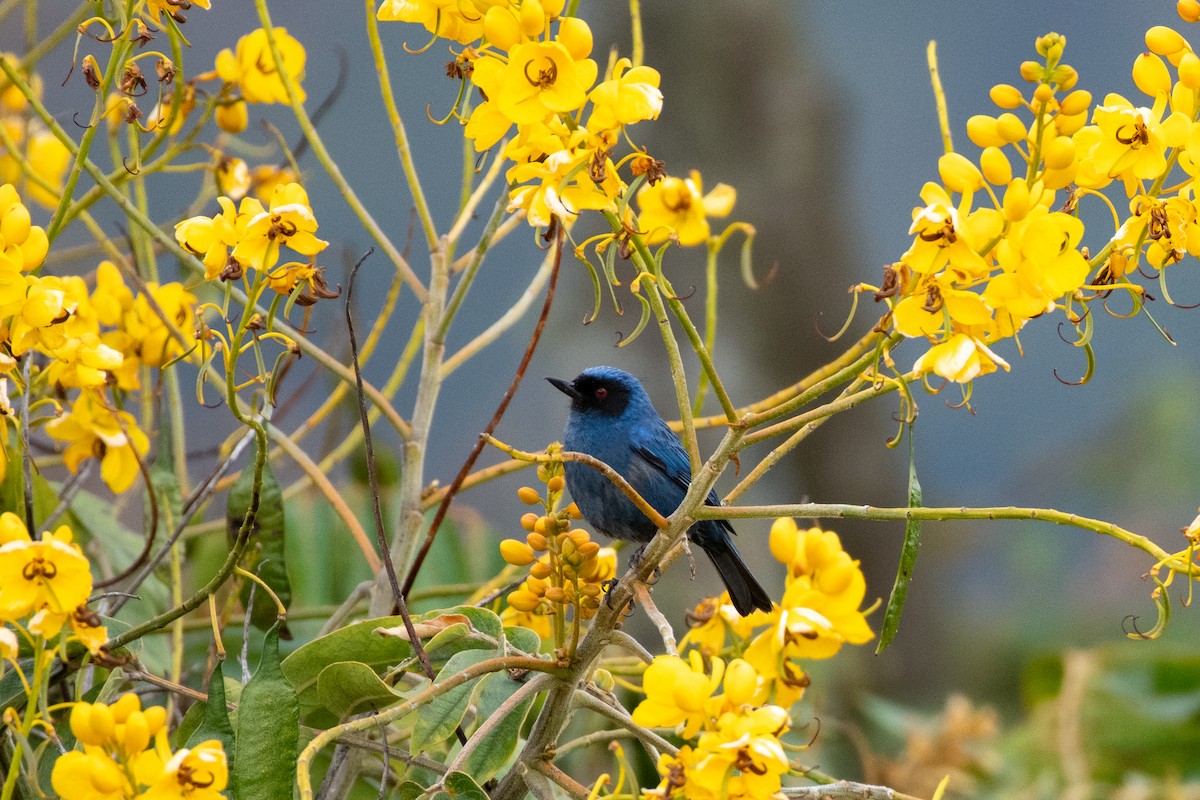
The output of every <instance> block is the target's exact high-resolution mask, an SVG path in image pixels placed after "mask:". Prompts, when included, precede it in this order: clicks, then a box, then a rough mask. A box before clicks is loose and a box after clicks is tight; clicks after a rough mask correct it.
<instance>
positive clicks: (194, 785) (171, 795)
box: [138, 739, 229, 800]
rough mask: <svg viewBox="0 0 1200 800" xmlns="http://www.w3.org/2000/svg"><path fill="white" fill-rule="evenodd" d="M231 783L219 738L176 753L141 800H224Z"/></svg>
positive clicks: (142, 795)
mask: <svg viewBox="0 0 1200 800" xmlns="http://www.w3.org/2000/svg"><path fill="white" fill-rule="evenodd" d="M228 783H229V765H228V762H227V760H226V756H225V750H224V748H223V747H222V746H221V743H220V742H218V741H217V740H215V739H209V740H208V741H205V742H201V743H200V744H198V745H196V746H195V747H192V748H184V749H183V750H180V751H179V752H177V753H175V755H173V756H172V757H171V760H170V761H168V762H167V763H166V765H165V766H164V767H163V774H162V776H161V777H160V778H159V779H158V780H156V781H155V782H154V783H153V784H152V785H151V786H150V788H148V789H147V790H146V791H145V792H143V793H142V794H140V795H138V798H139V800H222V799H223V798H224V797H225V795H224V794H222V790H223V789H224V788H225V787H226V786H227V785H228Z"/></svg>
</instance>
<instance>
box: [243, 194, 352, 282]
mask: <svg viewBox="0 0 1200 800" xmlns="http://www.w3.org/2000/svg"><path fill="white" fill-rule="evenodd" d="M255 206H257V207H258V209H260V210H259V211H258V212H257V213H254V214H253V215H252V216H250V217H249V218H248V219H247V220H246V221H245V227H244V228H243V227H242V223H241V221H240V220H239V222H238V243H237V244H236V245H235V246H234V248H233V253H232V256H233V258H234V259H236V260H237V261H238V263H240V264H242V265H243V266H247V267H253V268H254V269H257V270H260V271H264V270H270V269H271V268H272V267H274V266H275V265H276V264H277V263H278V262H279V249H280V247H282V246H283V245H287V246H288V247H290V248H291V249H292V250H295V251H296V252H297V253H300V254H301V255H305V256H314V255H316V254H317V253H319V252H321V251H322V250H324V249H325V248H326V247H327V246H328V245H329V243H328V242H325V241H322V240H321V239H318V238H317V237H316V236H315V235H314V234H315V233H316V230H317V218H316V216H315V215H314V214H313V210H312V207H311V206H310V205H309V204H308V193H307V192H305V191H304V187H302V186H301V185H300V184H298V183H289V184H286V185H281V186H276V187H275V190H274V191H273V192H272V194H271V205H270V208H269V209H262V206H261V204H259V203H258V201H257V200H255V199H253V198H249V197H248V198H245V199H244V200H242V207H241V212H240V215H246V214H247V213H248V212H249V211H252V210H253V209H254V208H255Z"/></svg>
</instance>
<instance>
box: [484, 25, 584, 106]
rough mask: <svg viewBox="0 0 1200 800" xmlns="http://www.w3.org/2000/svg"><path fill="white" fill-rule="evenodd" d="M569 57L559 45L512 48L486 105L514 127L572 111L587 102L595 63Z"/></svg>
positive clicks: (553, 42) (563, 47)
mask: <svg viewBox="0 0 1200 800" xmlns="http://www.w3.org/2000/svg"><path fill="white" fill-rule="evenodd" d="M586 56H587V53H583V54H581V55H580V54H573V53H571V52H570V51H569V50H568V49H567V47H566V46H565V45H564V44H563V43H562V42H560V41H558V40H555V41H549V42H524V43H523V44H519V45H517V46H516V47H515V48H513V51H512V52H511V53H510V54H509V57H508V64H507V65H505V66H504V68H503V70H502V71H501V74H500V76H499V86H498V87H497V91H496V93H495V94H488V98H489V102H495V103H496V104H497V108H498V109H499V110H500V111H501V112H502V113H503V114H504V116H506V117H508V119H510V120H511V121H512V122H514V123H516V124H517V125H528V124H531V123H534V122H540V121H541V120H543V119H545V118H546V117H547V116H549V115H551V114H562V113H569V112H572V111H576V110H577V109H579V108H581V107H582V106H583V104H584V103H585V102H587V91H588V89H590V88H591V86H592V84H593V83H595V81H596V73H597V71H598V68H597V66H596V62H595V61H593V60H591V59H590V58H587V57H586Z"/></svg>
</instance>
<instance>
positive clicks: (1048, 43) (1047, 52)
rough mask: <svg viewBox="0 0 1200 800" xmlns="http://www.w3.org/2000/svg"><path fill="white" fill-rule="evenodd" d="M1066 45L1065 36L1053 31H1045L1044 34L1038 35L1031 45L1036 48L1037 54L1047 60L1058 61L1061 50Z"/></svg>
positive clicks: (1060, 56)
mask: <svg viewBox="0 0 1200 800" xmlns="http://www.w3.org/2000/svg"><path fill="white" fill-rule="evenodd" d="M1066 46H1067V37H1065V36H1063V35H1062V34H1060V33H1054V32H1050V33H1047V34H1046V35H1045V36H1039V37H1038V38H1037V39H1035V40H1034V43H1033V47H1034V49H1035V50H1037V52H1038V55H1039V56H1042V57H1043V58H1045V59H1046V60H1047V61H1058V60H1059V59H1060V58H1062V54H1063V50H1064V49H1065V48H1066Z"/></svg>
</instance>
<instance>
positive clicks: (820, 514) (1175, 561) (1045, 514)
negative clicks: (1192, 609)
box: [692, 503, 1200, 576]
mask: <svg viewBox="0 0 1200 800" xmlns="http://www.w3.org/2000/svg"><path fill="white" fill-rule="evenodd" d="M692 516H693V517H694V518H696V519H771V518H776V517H806V518H813V519H829V518H837V519H870V520H905V521H907V520H911V519H921V520H926V519H929V520H951V519H989V520H995V519H1024V520H1040V521H1043V522H1053V523H1054V524H1056V525H1069V526H1072V527H1075V528H1082V529H1084V530H1089V531H1093V532H1095V533H1100V534H1104V535H1105V536H1111V537H1113V538H1114V539H1117V540H1119V541H1122V542H1124V543H1125V544H1127V545H1129V546H1130V547H1135V548H1137V549H1138V550H1141V551H1143V552H1145V553H1147V554H1149V555H1150V556H1152V557H1153V558H1154V559H1155V560H1156V561H1158V562H1161V563H1162V565H1163V566H1165V567H1166V568H1167V569H1170V570H1172V571H1174V572H1179V573H1183V574H1188V575H1193V576H1200V567H1197V566H1194V565H1193V566H1189V565H1188V564H1187V562H1186V560H1184V559H1183V558H1181V557H1179V556H1178V555H1175V554H1171V553H1168V552H1167V551H1166V550H1164V549H1163V548H1162V547H1159V546H1158V545H1157V544H1155V543H1154V542H1153V541H1151V540H1150V539H1148V538H1147V537H1145V536H1142V535H1141V534H1138V533H1133V532H1132V531H1128V530H1126V529H1124V528H1122V527H1120V526H1118V525H1114V524H1113V523H1111V522H1105V521H1104V520H1099V519H1092V518H1091V517H1083V516H1080V515H1078V514H1069V513H1066V512H1064V511H1058V510H1056V509H1053V508H1020V507H1017V506H987V507H980V508H966V507H959V508H933V507H929V506H924V507H916V508H909V507H907V506H906V507H902V508H887V507H880V506H868V505H849V504H844V503H792V504H787V505H768V506H721V507H720V508H719V509H718V508H704V507H700V508H697V509H696V510H695V511H694V512H693V513H692Z"/></svg>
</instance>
